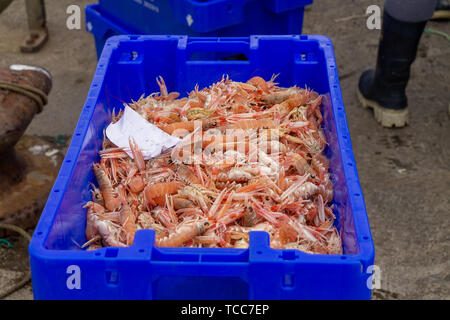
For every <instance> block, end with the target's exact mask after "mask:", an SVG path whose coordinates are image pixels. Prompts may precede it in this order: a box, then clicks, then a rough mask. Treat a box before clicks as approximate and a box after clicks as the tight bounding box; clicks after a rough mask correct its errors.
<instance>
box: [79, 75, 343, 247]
mask: <svg viewBox="0 0 450 320" xmlns="http://www.w3.org/2000/svg"><path fill="white" fill-rule="evenodd" d="M275 79H276V76H273V77H272V79H270V80H269V81H265V80H264V79H263V78H261V77H253V78H252V79H250V80H249V81H248V82H246V83H243V82H235V81H232V80H230V79H229V78H228V77H223V78H222V80H221V81H219V82H217V83H214V84H213V85H211V86H210V87H209V88H205V89H203V90H199V88H198V86H196V87H195V89H194V90H193V91H192V92H191V93H190V94H189V95H188V96H187V97H185V98H179V94H178V93H176V92H172V93H169V92H168V90H167V87H166V85H165V83H164V80H163V79H162V78H161V77H159V79H157V82H158V84H159V87H160V92H158V93H153V94H151V95H150V96H148V97H144V96H142V97H141V98H140V99H139V100H138V101H137V102H135V101H132V103H130V104H129V105H128V106H129V107H131V108H132V109H133V110H134V111H136V112H138V113H139V114H140V115H141V116H142V117H143V118H145V119H146V120H147V121H149V122H150V123H152V124H153V125H156V126H158V127H159V128H160V129H162V130H163V131H165V132H166V133H168V134H171V135H177V136H178V137H180V138H181V139H182V142H181V143H180V144H178V145H177V146H175V147H174V149H173V150H171V152H164V153H162V154H161V155H159V156H157V157H155V158H152V159H150V160H144V158H143V156H142V152H141V149H140V148H139V146H138V145H136V143H135V142H134V140H133V139H132V138H130V143H129V144H130V150H128V151H130V152H132V155H133V157H130V156H129V155H128V154H127V153H126V152H125V150H124V149H120V148H117V146H115V145H114V144H112V143H111V142H110V141H109V140H108V139H107V138H105V139H104V142H103V150H102V151H100V157H101V160H100V162H99V163H96V164H94V173H95V176H96V178H97V181H98V185H99V188H96V187H95V186H93V190H92V201H91V202H89V203H87V204H86V207H87V208H88V212H87V227H86V236H87V239H88V241H87V242H86V243H85V244H84V245H83V247H84V248H86V247H87V250H96V249H98V248H100V247H103V246H115V247H124V246H130V245H131V244H132V243H133V240H134V236H135V233H136V232H137V231H138V230H140V229H153V230H155V234H156V239H155V245H156V246H159V247H216V248H217V247H219V248H247V247H248V244H249V233H250V232H251V231H266V232H268V233H269V235H270V245H271V247H272V248H277V249H299V250H302V251H304V252H307V253H320V254H341V253H342V244H341V237H340V234H339V232H338V231H337V229H336V228H335V226H334V220H335V216H334V214H333V206H332V205H331V204H330V202H331V201H332V199H333V185H332V182H331V180H330V174H329V170H328V159H327V158H326V157H325V155H324V149H325V147H326V145H327V142H326V139H325V136H324V134H323V131H322V129H321V123H322V114H321V110H320V107H321V103H322V97H321V96H320V95H318V94H317V93H316V92H314V91H312V90H309V89H301V88H298V87H291V88H282V87H279V86H277V85H278V84H277V83H275V82H274V81H275ZM121 114H122V113H119V114H118V115H115V114H114V113H113V116H112V118H113V119H112V122H113V123H115V122H116V121H118V120H119V119H120V117H121ZM196 124H197V125H198V124H200V125H201V127H200V129H199V128H196ZM180 132H181V133H180ZM211 132H212V134H209V133H211ZM242 132H244V134H243V133H242ZM248 132H251V134H246V133H248ZM207 133H208V134H207ZM194 135H197V136H200V137H201V138H202V140H201V143H200V149H201V151H202V152H201V153H200V155H199V154H198V153H195V154H194V155H192V156H190V157H183V159H181V160H180V158H179V157H176V156H174V154H175V151H177V152H179V151H180V146H183V147H184V149H183V153H184V152H185V150H186V146H188V150H191V151H192V150H193V149H191V147H193V144H194V142H192V141H193V140H192V137H193V136H194ZM230 136H231V137H232V138H231V139H230ZM242 137H243V138H242ZM254 146H257V148H254ZM261 146H264V147H265V148H262V147H261ZM169 151H170V150H169ZM206 151H208V152H206ZM219 151H220V152H219Z"/></svg>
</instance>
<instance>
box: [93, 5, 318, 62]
mask: <svg viewBox="0 0 450 320" xmlns="http://www.w3.org/2000/svg"><path fill="white" fill-rule="evenodd" d="M99 2H100V4H99V5H88V6H87V7H86V23H87V30H88V31H89V32H91V33H92V34H93V35H94V37H95V41H96V47H97V53H98V56H100V53H101V51H102V49H103V45H104V44H105V41H106V40H107V39H108V37H110V36H113V35H122V34H124V35H125V34H152V35H158V34H182V35H188V36H196V37H239V36H249V35H251V34H270V35H275V34H301V33H302V27H303V14H304V7H305V6H307V5H310V4H311V3H312V2H313V0H264V1H260V0H209V1H200V0H169V1H167V0H152V1H150V0H145V1H142V0H138V1H136V0H100V1H99Z"/></svg>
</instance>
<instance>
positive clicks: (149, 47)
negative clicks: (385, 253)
mask: <svg viewBox="0 0 450 320" xmlns="http://www.w3.org/2000/svg"><path fill="white" fill-rule="evenodd" d="M214 50H215V51H220V52H242V53H243V54H245V55H246V56H247V57H248V60H246V61H211V60H199V59H194V60H193V59H191V57H192V56H193V55H194V54H195V53H196V52H203V51H208V52H211V51H214ZM223 74H228V75H229V76H230V77H231V79H233V80H235V81H246V80H248V79H249V78H250V77H252V76H256V75H259V76H263V77H265V78H266V79H267V78H270V77H271V76H272V74H280V76H279V77H278V79H277V80H278V82H280V85H281V86H285V87H289V86H293V85H297V86H300V87H305V86H308V87H309V88H312V89H314V90H316V91H317V92H319V93H320V94H322V95H323V96H324V99H323V117H324V132H325V134H326V137H327V140H328V142H329V146H328V147H327V149H326V155H327V157H328V158H329V159H330V173H331V179H332V181H333V184H334V188H335V194H334V200H333V204H334V206H335V210H334V213H335V215H336V216H337V223H336V225H337V227H338V228H339V230H340V232H341V234H342V241H343V246H344V254H343V255H319V254H317V255H311V254H306V253H303V252H301V251H298V250H278V249H272V248H270V246H269V235H268V234H267V233H265V232H251V233H250V245H249V248H248V249H221V248H158V247H154V245H153V244H154V237H155V234H154V231H153V230H140V231H138V232H137V233H136V237H135V241H134V244H133V246H131V247H129V248H102V249H99V250H96V251H84V250H82V249H80V248H79V246H78V245H77V244H81V243H83V242H84V241H86V238H85V227H86V209H84V208H83V205H84V204H85V203H86V202H87V201H89V200H90V198H91V194H90V189H91V187H90V183H95V177H94V174H93V170H92V164H93V163H94V162H97V161H99V156H98V152H99V151H100V150H101V147H102V140H103V130H104V129H105V127H106V126H107V125H108V124H109V123H110V120H111V113H112V110H113V108H115V109H116V110H117V109H119V108H122V107H123V103H122V101H131V100H132V99H133V100H137V99H138V98H139V97H140V96H141V95H142V94H143V93H145V94H150V93H152V92H155V91H158V90H159V89H158V87H157V84H156V82H155V78H156V77H157V76H160V75H161V76H163V77H164V79H165V82H166V84H167V87H168V89H169V91H178V92H181V93H182V94H186V93H187V92H189V91H191V90H192V89H193V88H194V86H195V85H196V84H197V83H198V84H199V86H200V88H202V87H204V86H208V85H210V84H212V83H213V82H216V81H218V80H220V79H221V77H222V75H223ZM29 253H30V263H31V270H32V278H33V291H34V297H35V298H36V299H370V298H371V289H370V288H369V287H368V285H367V281H368V279H369V277H370V276H371V274H370V273H369V272H370V270H371V268H370V266H371V265H372V264H373V262H374V246H373V241H372V236H371V232H370V228H369V221H368V218H367V213H366V209H365V204H364V198H363V194H362V190H361V186H360V183H359V179H358V174H357V170H356V163H355V159H354V157H353V151H352V144H351V141H350V133H349V130H348V126H347V120H346V115H345V110H344V105H343V101H342V96H341V90H340V85H339V77H338V73H337V69H336V62H335V58H334V53H333V47H332V43H331V41H330V40H329V39H328V38H326V37H323V36H302V35H297V36H251V37H241V38H191V37H187V36H118V37H113V38H110V39H109V40H108V42H107V43H106V45H105V49H104V50H103V53H102V55H101V58H100V60H99V63H98V67H97V71H96V73H95V76H94V79H93V82H92V85H91V89H90V92H89V94H88V97H87V100H86V104H85V106H84V108H83V110H82V112H81V115H80V119H79V121H78V125H77V127H76V129H75V132H74V134H73V138H72V142H71V145H70V147H69V150H68V152H67V155H66V158H65V160H64V162H63V165H62V168H61V170H60V172H59V175H58V177H57V179H56V182H55V184H54V187H53V190H52V192H51V194H50V196H49V199H48V202H47V204H46V206H45V209H44V211H43V213H42V216H41V218H40V221H39V224H38V226H37V227H36V230H35V232H34V234H33V237H32V241H31V243H30V247H29Z"/></svg>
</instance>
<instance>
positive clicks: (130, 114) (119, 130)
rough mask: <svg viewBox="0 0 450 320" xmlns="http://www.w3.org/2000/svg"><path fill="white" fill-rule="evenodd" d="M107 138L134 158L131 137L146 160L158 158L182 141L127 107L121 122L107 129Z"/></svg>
mask: <svg viewBox="0 0 450 320" xmlns="http://www.w3.org/2000/svg"><path fill="white" fill-rule="evenodd" d="M106 136H107V137H108V139H109V140H111V142H112V143H114V144H115V145H116V146H117V147H119V148H124V150H125V151H126V152H127V154H128V155H129V156H130V157H131V158H133V154H132V153H131V150H130V144H129V139H130V137H132V138H134V140H135V141H136V144H137V145H138V146H139V148H140V149H141V151H142V154H143V155H144V159H145V160H149V159H151V158H153V157H156V156H158V155H160V154H161V152H163V151H164V150H166V149H169V148H172V147H173V146H175V145H177V144H178V143H180V142H181V140H180V139H178V138H175V137H172V136H171V135H169V134H167V133H166V132H164V131H162V130H161V129H159V128H158V127H157V126H155V125H153V124H151V123H150V122H148V121H147V120H145V119H144V118H143V117H141V116H140V115H139V114H138V113H137V112H136V111H134V110H133V109H131V108H130V107H129V106H125V110H124V113H123V115H122V118H120V120H119V121H117V122H116V123H111V124H110V125H109V126H108V128H106Z"/></svg>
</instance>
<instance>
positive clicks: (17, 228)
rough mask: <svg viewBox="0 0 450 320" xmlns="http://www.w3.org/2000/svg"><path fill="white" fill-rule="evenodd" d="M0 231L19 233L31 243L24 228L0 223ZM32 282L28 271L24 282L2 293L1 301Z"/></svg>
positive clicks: (21, 281)
mask: <svg viewBox="0 0 450 320" xmlns="http://www.w3.org/2000/svg"><path fill="white" fill-rule="evenodd" d="M0 229H6V230H10V231H14V232H17V233H19V234H20V235H21V236H23V237H24V238H25V239H27V241H28V242H30V241H31V236H30V235H29V234H28V232H26V231H25V230H23V229H22V228H19V227H17V226H14V225H11V224H4V223H0ZM30 280H31V271H30V270H28V271H27V272H26V273H25V276H24V277H23V279H22V280H20V281H19V282H18V283H16V284H15V285H13V286H12V287H10V288H8V289H6V290H3V291H0V299H3V298H6V297H7V296H9V295H10V294H12V293H13V292H15V291H17V290H19V289H20V288H22V287H23V286H24V285H26V284H27V283H28V282H29V281H30Z"/></svg>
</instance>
